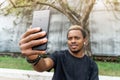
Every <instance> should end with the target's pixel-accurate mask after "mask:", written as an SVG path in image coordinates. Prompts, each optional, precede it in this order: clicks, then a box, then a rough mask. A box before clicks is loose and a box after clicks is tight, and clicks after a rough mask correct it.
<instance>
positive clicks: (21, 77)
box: [0, 68, 120, 80]
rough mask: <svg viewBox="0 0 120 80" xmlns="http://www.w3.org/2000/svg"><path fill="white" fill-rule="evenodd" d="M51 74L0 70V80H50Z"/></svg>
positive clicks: (104, 79) (107, 78)
mask: <svg viewBox="0 0 120 80" xmlns="http://www.w3.org/2000/svg"><path fill="white" fill-rule="evenodd" d="M52 75H53V72H36V71H30V70H18V69H5V68H0V80H52ZM99 80H120V77H117V76H103V75H99Z"/></svg>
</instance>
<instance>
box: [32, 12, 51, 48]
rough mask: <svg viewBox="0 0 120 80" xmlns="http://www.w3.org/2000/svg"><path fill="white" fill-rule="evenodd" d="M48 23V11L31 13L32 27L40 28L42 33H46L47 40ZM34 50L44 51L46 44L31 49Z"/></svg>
mask: <svg viewBox="0 0 120 80" xmlns="http://www.w3.org/2000/svg"><path fill="white" fill-rule="evenodd" d="M49 23H50V10H40V11H34V12H33V21H32V27H41V28H42V30H43V31H46V33H47V35H46V36H45V37H47V38H48V33H49ZM33 49H34V50H46V49H47V43H46V44H42V45H39V46H35V47H33Z"/></svg>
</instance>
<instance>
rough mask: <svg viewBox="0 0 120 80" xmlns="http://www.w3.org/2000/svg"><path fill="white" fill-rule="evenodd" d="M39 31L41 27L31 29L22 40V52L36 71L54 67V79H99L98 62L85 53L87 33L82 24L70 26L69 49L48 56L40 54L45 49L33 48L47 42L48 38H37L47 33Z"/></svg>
mask: <svg viewBox="0 0 120 80" xmlns="http://www.w3.org/2000/svg"><path fill="white" fill-rule="evenodd" d="M39 31H40V28H33V29H29V30H28V31H26V33H24V34H23V36H22V39H21V40H20V48H21V52H22V54H23V55H25V56H26V57H27V61H28V62H29V63H31V64H32V65H33V68H34V69H35V70H36V71H40V72H41V71H46V70H50V69H52V68H54V75H53V79H52V80H99V79H98V67H97V65H96V63H95V62H94V61H93V60H92V59H90V58H89V57H88V56H86V55H85V53H84V52H85V49H84V45H85V42H86V36H87V35H86V33H85V31H84V30H83V28H82V27H81V26H79V25H73V26H71V27H70V28H69V30H68V33H67V44H68V47H69V50H62V51H55V52H54V53H53V54H50V55H49V56H48V57H47V58H41V56H39V55H41V54H45V53H46V52H45V51H37V50H32V47H33V46H36V45H41V44H44V43H46V42H47V39H46V38H43V39H39V40H35V39H37V38H40V37H43V36H45V35H46V33H45V32H44V31H42V32H39ZM36 32H38V33H36ZM33 33H35V34H33Z"/></svg>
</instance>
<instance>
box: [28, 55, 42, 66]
mask: <svg viewBox="0 0 120 80" xmlns="http://www.w3.org/2000/svg"><path fill="white" fill-rule="evenodd" d="M40 59H41V56H40V55H38V56H37V58H35V59H32V60H31V59H29V58H26V60H27V62H28V63H30V64H33V65H34V66H35V65H36V64H37V63H38V62H39V61H40Z"/></svg>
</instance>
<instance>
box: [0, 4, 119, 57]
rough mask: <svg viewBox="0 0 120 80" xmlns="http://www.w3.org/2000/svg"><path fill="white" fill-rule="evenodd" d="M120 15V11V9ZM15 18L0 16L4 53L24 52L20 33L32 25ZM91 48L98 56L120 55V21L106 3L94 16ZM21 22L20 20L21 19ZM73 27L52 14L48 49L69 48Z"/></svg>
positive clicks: (62, 17) (0, 37) (96, 8)
mask: <svg viewBox="0 0 120 80" xmlns="http://www.w3.org/2000/svg"><path fill="white" fill-rule="evenodd" d="M116 15H117V16H118V17H119V16H120V14H119V12H116ZM14 20H15V17H14V16H12V15H10V16H6V17H5V16H2V15H0V52H20V49H19V47H18V42H19V39H20V36H21V35H22V34H23V33H24V32H25V31H26V29H27V28H28V27H29V26H28V24H27V23H25V22H24V21H23V22H21V23H19V24H18V25H14V24H13V21H14ZM89 21H90V24H89V27H90V32H91V38H90V39H91V48H92V51H93V54H94V55H100V56H118V55H120V53H119V52H120V36H119V34H120V27H119V24H120V20H119V19H117V18H115V16H114V15H113V12H112V11H106V8H105V5H103V3H99V4H97V5H95V7H94V9H93V12H92V13H91V15H90V20H89ZM17 22H19V20H18V21H17ZM69 26H70V22H69V20H68V19H67V18H66V17H65V16H64V15H62V14H52V15H51V19H50V33H49V42H48V51H49V52H51V53H52V52H53V51H55V50H60V49H66V48H67V43H66V31H67V29H68V28H69Z"/></svg>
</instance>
